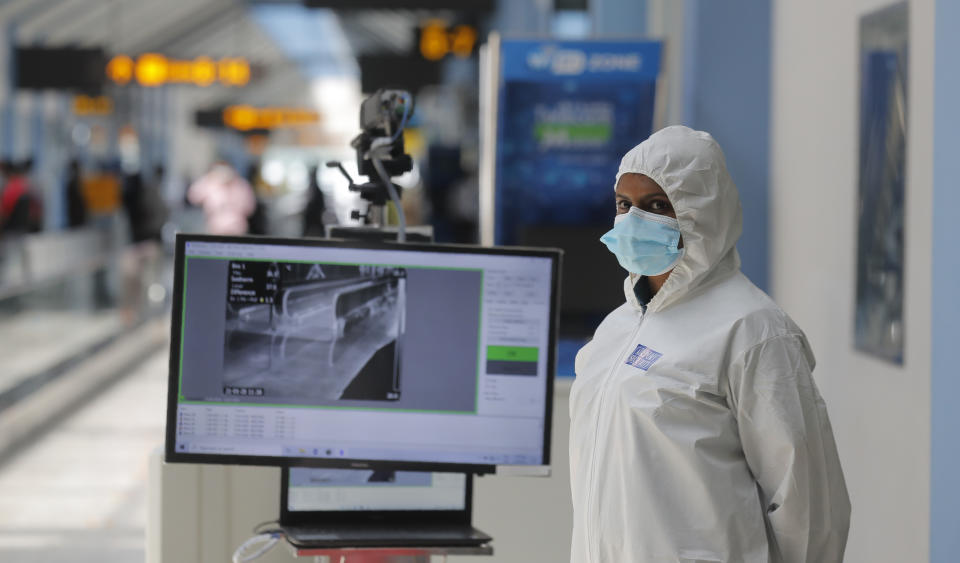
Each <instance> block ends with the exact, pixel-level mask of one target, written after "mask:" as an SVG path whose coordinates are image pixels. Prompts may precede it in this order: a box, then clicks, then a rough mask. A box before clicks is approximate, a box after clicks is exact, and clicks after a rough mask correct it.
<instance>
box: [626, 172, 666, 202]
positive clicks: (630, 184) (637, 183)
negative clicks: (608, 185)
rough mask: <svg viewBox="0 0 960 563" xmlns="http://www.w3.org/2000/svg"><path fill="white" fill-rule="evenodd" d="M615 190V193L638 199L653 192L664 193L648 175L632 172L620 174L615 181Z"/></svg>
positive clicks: (653, 193)
mask: <svg viewBox="0 0 960 563" xmlns="http://www.w3.org/2000/svg"><path fill="white" fill-rule="evenodd" d="M616 192H617V195H619V196H623V197H626V198H630V199H639V198H643V197H647V196H651V195H655V194H663V195H666V193H665V192H664V191H663V188H661V187H660V185H659V184H657V183H656V182H654V181H653V180H652V179H650V177H649V176H645V175H643V174H635V173H632V172H628V173H626V174H623V175H622V176H620V180H619V181H618V182H617V189H616Z"/></svg>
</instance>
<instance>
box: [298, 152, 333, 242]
mask: <svg viewBox="0 0 960 563" xmlns="http://www.w3.org/2000/svg"><path fill="white" fill-rule="evenodd" d="M317 172H318V169H317V167H316V166H311V167H310V185H309V187H308V188H307V198H308V199H307V205H306V207H305V208H304V210H303V236H305V237H323V236H326V232H325V230H324V223H323V214H324V212H326V210H327V202H326V200H325V199H324V196H323V190H321V189H320V182H319V181H318V180H317Z"/></svg>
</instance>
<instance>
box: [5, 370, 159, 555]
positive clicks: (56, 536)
mask: <svg viewBox="0 0 960 563" xmlns="http://www.w3.org/2000/svg"><path fill="white" fill-rule="evenodd" d="M166 362H167V354H166V351H162V352H158V353H157V354H154V355H153V356H151V357H149V358H147V359H146V360H145V361H144V362H143V363H142V364H141V365H139V366H138V367H137V368H136V369H135V371H134V372H133V373H131V374H129V375H128V376H127V377H126V378H124V379H123V380H121V381H120V382H119V383H117V384H116V385H114V386H113V387H111V388H110V389H108V390H107V391H106V392H105V393H104V394H103V395H102V396H101V397H99V398H97V399H96V400H94V401H91V402H90V403H88V404H87V405H85V406H84V407H82V408H81V409H80V410H78V411H77V412H76V413H75V414H73V415H72V416H70V417H69V418H67V419H66V420H65V421H64V422H63V423H62V424H60V425H59V426H57V427H56V428H55V429H53V430H52V431H51V432H49V433H48V434H46V435H44V436H43V437H42V438H41V439H40V440H39V441H38V443H37V444H35V445H34V446H32V447H30V448H28V449H26V450H24V451H23V452H22V453H20V454H19V455H18V456H17V457H15V458H13V459H12V460H10V461H9V462H8V463H7V464H5V465H2V466H0V561H2V562H3V563H27V562H29V563H46V562H61V561H69V562H71V563H86V562H90V563H94V562H96V563H121V562H123V563H126V562H134V561H135V562H138V563H140V562H142V561H143V560H144V528H145V524H146V481H147V458H148V455H149V454H150V452H151V451H152V450H154V449H155V448H157V447H160V446H161V445H162V443H163V427H164V408H165V404H164V403H165V399H166V376H167V364H166Z"/></svg>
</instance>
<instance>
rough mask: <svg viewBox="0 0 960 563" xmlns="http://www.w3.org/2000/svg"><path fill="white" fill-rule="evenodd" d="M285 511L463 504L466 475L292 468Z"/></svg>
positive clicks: (433, 507) (427, 507)
mask: <svg viewBox="0 0 960 563" xmlns="http://www.w3.org/2000/svg"><path fill="white" fill-rule="evenodd" d="M289 471H290V474H289V477H288V483H287V495H286V499H287V501H286V509H287V511H289V512H345V511H363V512H380V511H385V510H403V511H408V510H417V511H440V510H443V511H446V510H464V509H465V508H466V502H467V501H466V490H467V475H466V474H465V473H431V472H422V471H389V470H387V471H375V470H372V469H369V470H359V469H313V468H306V467H292V468H290V469H289Z"/></svg>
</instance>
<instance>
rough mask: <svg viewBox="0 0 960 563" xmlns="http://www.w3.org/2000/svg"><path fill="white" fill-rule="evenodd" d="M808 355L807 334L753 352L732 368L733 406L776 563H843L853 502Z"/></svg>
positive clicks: (771, 342) (787, 337) (763, 345)
mask: <svg viewBox="0 0 960 563" xmlns="http://www.w3.org/2000/svg"><path fill="white" fill-rule="evenodd" d="M807 354H808V348H807V344H806V340H805V339H804V338H803V337H802V336H800V335H785V336H777V337H774V338H771V339H769V340H766V341H764V342H761V343H760V344H757V345H755V346H754V347H752V348H750V349H748V350H747V351H746V352H745V353H744V354H743V355H742V356H741V357H740V358H738V359H737V361H736V362H735V363H734V364H733V366H731V368H732V369H731V371H730V373H729V378H730V379H729V383H730V391H731V395H730V398H731V403H732V404H731V407H732V408H733V409H734V412H735V414H736V417H737V423H738V427H739V432H740V440H741V443H742V445H743V452H744V455H745V456H746V460H747V464H748V465H749V466H750V470H751V471H752V472H753V476H754V478H755V479H756V480H757V483H758V485H759V489H760V497H761V501H762V502H763V507H764V513H765V514H764V516H765V519H766V524H767V539H768V541H769V543H770V554H771V561H774V562H776V561H782V562H784V563H834V562H837V563H839V562H841V561H842V560H843V551H844V548H845V546H846V543H847V532H848V529H849V527H850V499H849V497H848V496H847V487H846V483H845V482H844V479H843V472H842V470H841V468H840V459H839V457H838V455H837V447H836V443H835V442H834V439H833V431H832V430H831V428H830V420H829V418H828V417H827V409H826V405H825V404H824V402H823V399H822V398H821V396H820V393H819V391H818V390H817V387H816V385H815V384H814V381H813V377H812V375H811V371H812V367H813V366H812V365H811V363H812V355H811V356H808V355H807Z"/></svg>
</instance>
